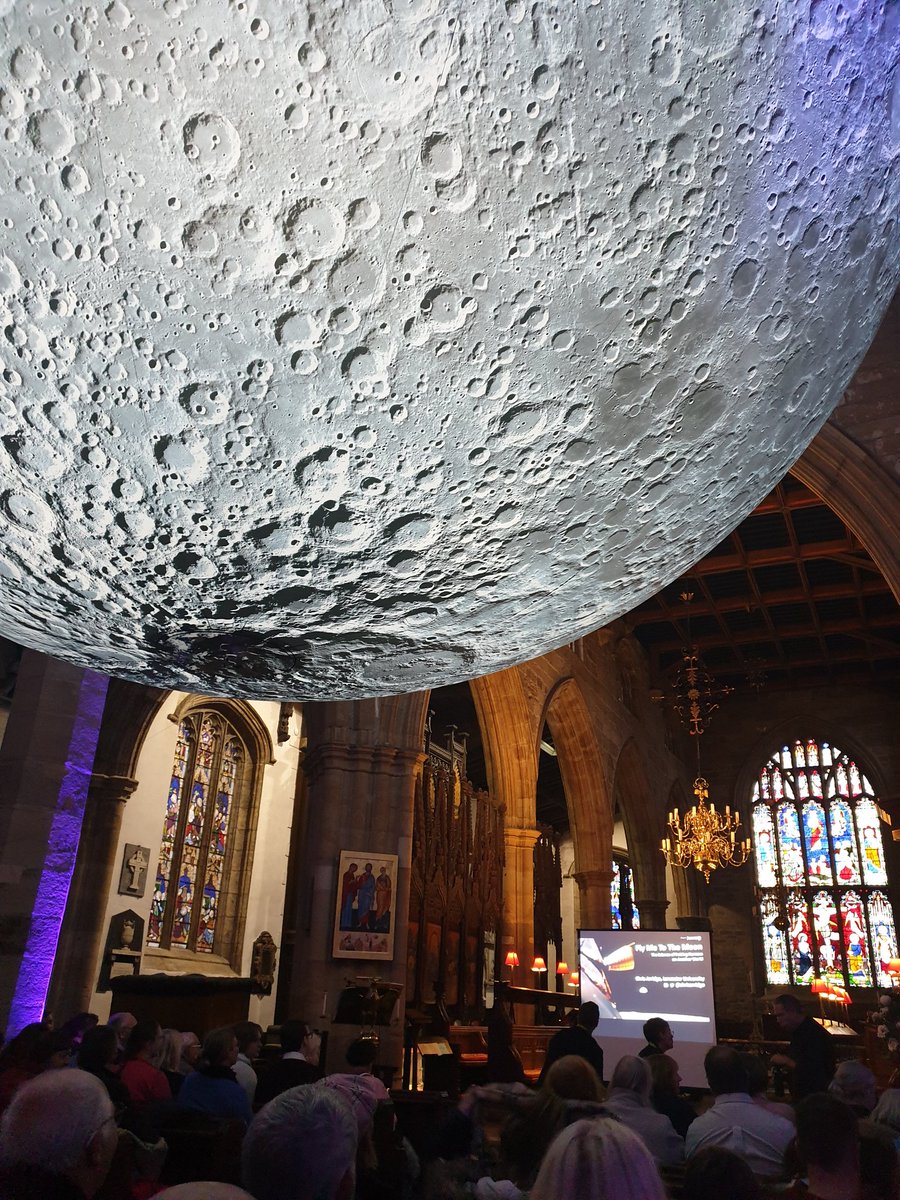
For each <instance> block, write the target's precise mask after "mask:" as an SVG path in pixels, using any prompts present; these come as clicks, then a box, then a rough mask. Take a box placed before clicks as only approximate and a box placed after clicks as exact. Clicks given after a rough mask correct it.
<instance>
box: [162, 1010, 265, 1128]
mask: <svg viewBox="0 0 900 1200" xmlns="http://www.w3.org/2000/svg"><path fill="white" fill-rule="evenodd" d="M237 1056H238V1043H237V1038H236V1037H235V1035H234V1029H233V1027H232V1026H230V1025H229V1026H226V1027H225V1028H224V1029H214V1030H213V1031H212V1032H211V1033H208V1034H207V1035H206V1037H205V1038H204V1040H203V1051H202V1053H201V1055H200V1061H199V1062H198V1063H197V1070H196V1071H192V1072H191V1074H190V1075H188V1076H187V1077H186V1078H185V1080H184V1082H183V1083H182V1085H181V1089H180V1090H179V1092H178V1105H179V1107H180V1108H190V1109H193V1111H194V1112H203V1113H207V1114H208V1115H209V1116H211V1117H233V1118H237V1119H238V1120H241V1121H244V1122H245V1123H246V1124H247V1125H249V1124H250V1122H251V1120H252V1119H253V1111H252V1109H251V1108H250V1101H249V1100H248V1099H247V1093H246V1092H245V1091H244V1089H243V1088H242V1087H241V1085H240V1084H239V1083H238V1081H237V1079H236V1078H235V1074H234V1071H233V1070H232V1067H233V1066H234V1064H235V1063H236V1062H237Z"/></svg>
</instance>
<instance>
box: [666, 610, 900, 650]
mask: <svg viewBox="0 0 900 1200" xmlns="http://www.w3.org/2000/svg"><path fill="white" fill-rule="evenodd" d="M896 628H897V619H896V617H892V616H886V617H873V618H872V620H871V621H870V622H869V629H896ZM821 631H822V635H823V636H824V637H828V636H831V635H835V634H843V635H846V636H849V637H857V638H859V639H860V640H861V641H865V639H866V632H867V631H866V630H864V629H860V626H859V621H857V619H856V618H855V617H841V618H839V619H838V620H834V621H823V622H822V623H821ZM816 636H817V631H816V629H815V628H814V627H813V626H812V625H810V624H809V622H803V623H802V624H792V625H783V626H779V627H778V628H777V629H776V630H775V632H774V633H773V632H772V630H771V629H746V630H743V629H739V630H736V631H735V632H733V633H732V634H731V636H730V637H729V638H728V639H723V638H722V637H721V636H720V635H719V634H716V633H707V634H701V635H700V636H699V637H698V636H696V635H694V634H693V633H692V635H691V641H692V642H693V643H694V644H695V645H696V646H698V647H699V648H700V650H701V652H702V651H704V650H717V649H719V648H721V647H723V646H729V647H731V645H732V643H733V642H736V643H737V644H738V645H745V646H752V645H757V644H758V643H759V642H783V641H785V640H787V639H789V638H804V637H806V638H814V637H816ZM883 641H884V644H885V645H886V646H892V647H894V648H895V649H896V650H897V652H898V653H900V642H896V643H894V642H890V641H889V640H888V639H887V638H885V639H883ZM683 648H684V642H683V641H681V640H679V639H677V638H668V639H666V640H665V641H659V642H654V643H653V649H654V650H656V651H657V652H658V653H660V654H671V653H674V652H676V651H678V652H680V651H681V650H682V649H683Z"/></svg>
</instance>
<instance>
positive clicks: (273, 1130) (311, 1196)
mask: <svg viewBox="0 0 900 1200" xmlns="http://www.w3.org/2000/svg"><path fill="white" fill-rule="evenodd" d="M357 1141H358V1135H357V1125H356V1121H355V1120H354V1118H353V1116H352V1114H351V1113H350V1110H349V1108H348V1107H347V1105H346V1103H345V1102H344V1100H343V1099H341V1097H340V1096H339V1095H338V1094H337V1092H336V1091H335V1090H334V1089H332V1088H328V1087H325V1086H324V1085H323V1084H318V1083H314V1084H304V1085H302V1086H300V1087H295V1088H290V1089H289V1090H288V1091H286V1092H282V1093H281V1095H280V1096H276V1097H275V1099H274V1100H270V1101H269V1103H268V1104H267V1105H265V1107H264V1108H262V1109H261V1110H260V1111H259V1112H258V1113H257V1114H256V1116H255V1117H254V1118H253V1121H252V1122H251V1124H250V1128H249V1129H248V1130H247V1133H246V1135H245V1137H244V1145H243V1149H242V1152H241V1164H242V1169H241V1174H242V1182H243V1184H244V1186H245V1187H246V1188H247V1190H248V1191H249V1192H250V1193H251V1194H252V1195H253V1196H254V1197H255V1200H350V1198H351V1197H352V1196H353V1193H354V1190H355V1186H356V1179H355V1174H356V1172H355V1165H356V1148H357Z"/></svg>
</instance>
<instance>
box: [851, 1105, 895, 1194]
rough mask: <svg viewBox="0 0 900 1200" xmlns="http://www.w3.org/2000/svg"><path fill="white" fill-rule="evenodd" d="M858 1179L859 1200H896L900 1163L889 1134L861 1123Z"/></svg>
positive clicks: (884, 1130)
mask: <svg viewBox="0 0 900 1200" xmlns="http://www.w3.org/2000/svg"><path fill="white" fill-rule="evenodd" d="M859 1180H860V1184H861V1188H860V1194H861V1196H862V1198H863V1200H897V1196H898V1195H900V1164H898V1162H897V1151H896V1149H895V1146H894V1139H893V1138H892V1137H891V1134H890V1131H889V1130H887V1129H885V1128H884V1127H883V1126H880V1125H874V1124H873V1123H872V1122H871V1121H868V1120H863V1121H861V1122H860V1125H859Z"/></svg>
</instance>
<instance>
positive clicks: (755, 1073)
mask: <svg viewBox="0 0 900 1200" xmlns="http://www.w3.org/2000/svg"><path fill="white" fill-rule="evenodd" d="M741 1062H742V1063H743V1064H744V1070H745V1071H746V1072H747V1091H748V1092H749V1093H750V1098H751V1099H752V1101H753V1103H754V1104H758V1105H759V1107H760V1108H764V1109H765V1110H766V1112H770V1113H772V1115H773V1116H776V1117H783V1118H784V1119H785V1121H790V1123H791V1124H792V1125H793V1123H794V1110H793V1108H792V1107H791V1106H790V1104H781V1103H780V1102H779V1101H778V1100H770V1099H769V1097H768V1094H767V1092H768V1087H769V1069H768V1067H767V1066H766V1061H765V1059H764V1058H762V1057H761V1056H760V1055H759V1054H751V1053H749V1052H746V1053H744V1054H742V1055H741Z"/></svg>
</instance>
